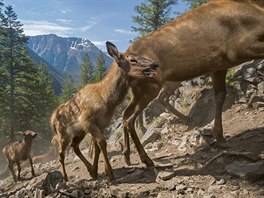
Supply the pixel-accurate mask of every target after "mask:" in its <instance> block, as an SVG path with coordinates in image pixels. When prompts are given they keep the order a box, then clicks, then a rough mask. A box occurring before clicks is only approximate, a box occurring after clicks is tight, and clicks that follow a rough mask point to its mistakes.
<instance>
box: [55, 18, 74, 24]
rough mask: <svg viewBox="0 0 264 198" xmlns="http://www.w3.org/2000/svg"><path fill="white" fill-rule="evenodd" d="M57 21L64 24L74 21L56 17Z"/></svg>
mask: <svg viewBox="0 0 264 198" xmlns="http://www.w3.org/2000/svg"><path fill="white" fill-rule="evenodd" d="M56 21H58V22H60V23H64V24H70V23H72V20H67V19H56Z"/></svg>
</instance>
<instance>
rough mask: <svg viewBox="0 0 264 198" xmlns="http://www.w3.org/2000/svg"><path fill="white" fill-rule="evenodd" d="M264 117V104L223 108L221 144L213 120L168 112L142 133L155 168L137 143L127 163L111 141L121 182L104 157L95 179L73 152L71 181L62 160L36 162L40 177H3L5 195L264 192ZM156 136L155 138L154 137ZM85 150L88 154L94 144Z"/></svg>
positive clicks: (261, 194) (223, 194)
mask: <svg viewBox="0 0 264 198" xmlns="http://www.w3.org/2000/svg"><path fill="white" fill-rule="evenodd" d="M263 117H264V108H260V109H248V108H246V107H245V106H243V105H234V106H232V108H231V109H228V110H227V111H225V112H224V114H223V121H224V122H223V123H224V131H225V136H226V137H227V143H228V144H227V146H228V148H219V147H217V146H216V145H215V144H214V141H213V137H212V135H211V133H210V130H211V126H210V124H209V125H207V126H205V127H199V128H193V129H191V130H188V127H187V126H186V125H183V124H180V123H177V120H176V119H175V117H174V116H173V115H171V114H167V113H163V114H162V115H161V116H160V117H159V119H157V120H156V121H155V122H154V123H152V125H151V126H149V127H148V130H147V132H146V133H145V135H144V136H143V137H142V140H143V143H144V144H145V148H146V150H147V153H148V154H149V156H150V157H151V158H152V159H153V160H154V162H155V164H156V167H155V168H146V167H145V166H144V164H142V163H141V162H140V160H139V156H138V154H137V152H136V151H135V148H134V147H133V146H132V156H131V161H132V165H131V166H127V165H126V164H125V163H124V160H123V156H122V154H121V151H120V145H119V144H116V143H109V157H110V159H111V160H110V161H111V165H112V167H113V169H114V174H115V176H116V182H112V183H110V182H108V180H107V177H106V176H105V175H104V170H103V169H104V163H103V160H102V159H100V162H99V178H98V180H97V181H92V180H91V177H90V176H89V174H88V172H87V170H86V168H85V167H84V165H83V164H82V162H81V161H80V160H79V159H78V158H77V157H76V156H75V155H74V154H73V153H70V154H69V155H68V156H67V160H66V167H67V171H68V174H69V176H70V179H69V182H67V183H65V182H63V181H62V178H61V174H60V172H56V170H59V163H58V162H57V161H51V162H48V163H46V164H35V169H36V173H37V176H36V177H34V178H31V175H30V174H31V173H30V169H29V168H26V169H23V170H22V177H23V178H24V180H23V181H20V182H17V183H14V182H12V178H11V177H9V178H7V179H5V180H2V181H1V182H0V186H1V187H0V189H1V195H0V197H26V196H28V197H34V196H35V197H43V196H42V195H43V194H45V193H46V194H49V195H48V197H160V198H161V197H239V198H240V197H247V198H248V197H264V120H263ZM175 122H176V123H175ZM155 133H157V134H159V135H153V134H155ZM146 137H148V138H146ZM151 138H154V139H155V141H154V142H150V143H148V141H149V140H151ZM83 153H85V156H87V154H88V149H83ZM90 161H91V160H90ZM41 194H42V195H41Z"/></svg>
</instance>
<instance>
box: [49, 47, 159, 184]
mask: <svg viewBox="0 0 264 198" xmlns="http://www.w3.org/2000/svg"><path fill="white" fill-rule="evenodd" d="M106 45H107V50H108V53H109V54H110V56H112V57H113V58H114V59H115V62H114V63H113V64H112V66H111V68H110V70H109V71H108V73H107V74H106V76H105V77H104V78H103V80H102V81H100V82H98V83H94V84H88V85H86V86H85V87H84V88H82V89H81V90H80V91H79V92H78V93H76V95H75V96H73V97H72V98H71V99H70V100H69V101H68V102H66V103H64V104H61V105H60V106H59V107H58V108H57V109H56V110H55V111H54V112H53V114H52V116H51V128H52V129H53V130H54V132H55V134H56V136H57V138H58V143H59V149H58V152H59V161H60V163H61V166H62V174H63V176H64V179H65V180H68V177H67V174H66V170H65V164H64V158H65V150H66V148H67V146H68V145H71V146H72V148H73V151H74V152H75V154H76V155H77V156H78V157H79V158H80V159H81V160H82V161H83V163H84V164H85V166H86V168H87V170H88V172H89V173H90V175H91V176H92V178H97V169H98V158H99V154H100V152H101V151H102V153H103V157H104V162H105V171H106V174H107V175H108V177H109V179H110V180H114V174H113V171H112V168H111V165H110V163H109V161H108V157H107V151H106V139H105V137H104V135H103V131H104V129H105V128H106V127H107V126H108V125H109V124H110V122H111V119H112V116H113V113H114V110H115V107H116V106H117V105H118V104H119V103H121V102H122V100H123V98H124V97H125V95H126V94H127V91H128V88H129V83H132V82H133V80H134V79H138V78H146V77H152V76H154V75H155V74H156V73H155V71H156V69H157V67H158V65H157V64H156V63H155V62H154V61H152V60H150V59H146V58H142V57H140V56H133V55H130V56H125V55H123V54H122V53H120V52H119V51H118V50H117V48H116V46H114V45H113V44H112V43H110V42H107V43H106ZM87 133H90V134H91V135H92V137H93V139H94V148H95V152H94V153H95V155H94V162H93V165H91V164H90V163H89V162H88V161H87V159H86V158H85V157H84V156H83V154H82V153H81V151H80V148H79V144H80V142H81V141H82V140H83V138H84V137H85V136H86V134H87Z"/></svg>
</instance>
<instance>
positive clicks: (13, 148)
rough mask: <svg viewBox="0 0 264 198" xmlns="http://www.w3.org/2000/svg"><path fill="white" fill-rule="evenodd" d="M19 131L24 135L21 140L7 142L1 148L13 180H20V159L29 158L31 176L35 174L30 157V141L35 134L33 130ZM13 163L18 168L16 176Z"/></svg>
mask: <svg viewBox="0 0 264 198" xmlns="http://www.w3.org/2000/svg"><path fill="white" fill-rule="evenodd" d="M19 133H20V134H22V135H23V136H24V139H23V140H22V141H18V142H14V143H11V144H8V145H6V146H5V147H4V149H3V153H4V155H5V158H6V160H7V162H8V166H9V169H10V171H11V173H12V176H13V178H14V181H17V180H20V172H21V167H20V161H23V160H27V159H28V160H29V163H30V166H31V173H32V176H35V172H34V169H33V163H32V158H31V146H32V141H33V139H34V138H35V137H36V136H37V134H36V133H34V132H33V131H24V132H19ZM14 163H16V164H17V169H18V174H17V177H16V174H15V171H14Z"/></svg>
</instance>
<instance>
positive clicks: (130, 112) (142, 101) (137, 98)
mask: <svg viewBox="0 0 264 198" xmlns="http://www.w3.org/2000/svg"><path fill="white" fill-rule="evenodd" d="M161 86H162V85H161V83H157V82H156V83H153V82H152V84H150V83H149V84H147V83H144V81H142V83H141V84H140V86H139V87H137V86H135V88H134V89H133V87H132V91H133V97H132V99H131V101H130V103H129V105H128V106H127V108H126V109H125V111H124V112H123V126H124V139H125V150H124V152H123V154H124V157H125V162H126V163H127V164H128V165H130V145H129V135H128V134H130V135H131V138H132V140H133V142H134V143H135V146H136V149H137V151H138V153H139V156H140V160H141V162H143V163H144V164H146V165H147V167H151V166H153V165H154V163H153V161H152V160H151V159H150V158H149V156H148V155H147V153H146V152H145V150H144V148H143V146H142V144H141V143H140V140H139V138H138V136H137V133H136V130H135V120H136V118H137V117H138V115H139V114H140V113H141V112H142V111H143V110H144V108H145V107H146V106H147V105H148V104H149V102H150V101H152V100H153V99H154V98H155V97H156V96H157V95H158V93H159V91H160V89H161ZM142 90H144V93H142ZM146 90H147V91H146Z"/></svg>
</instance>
